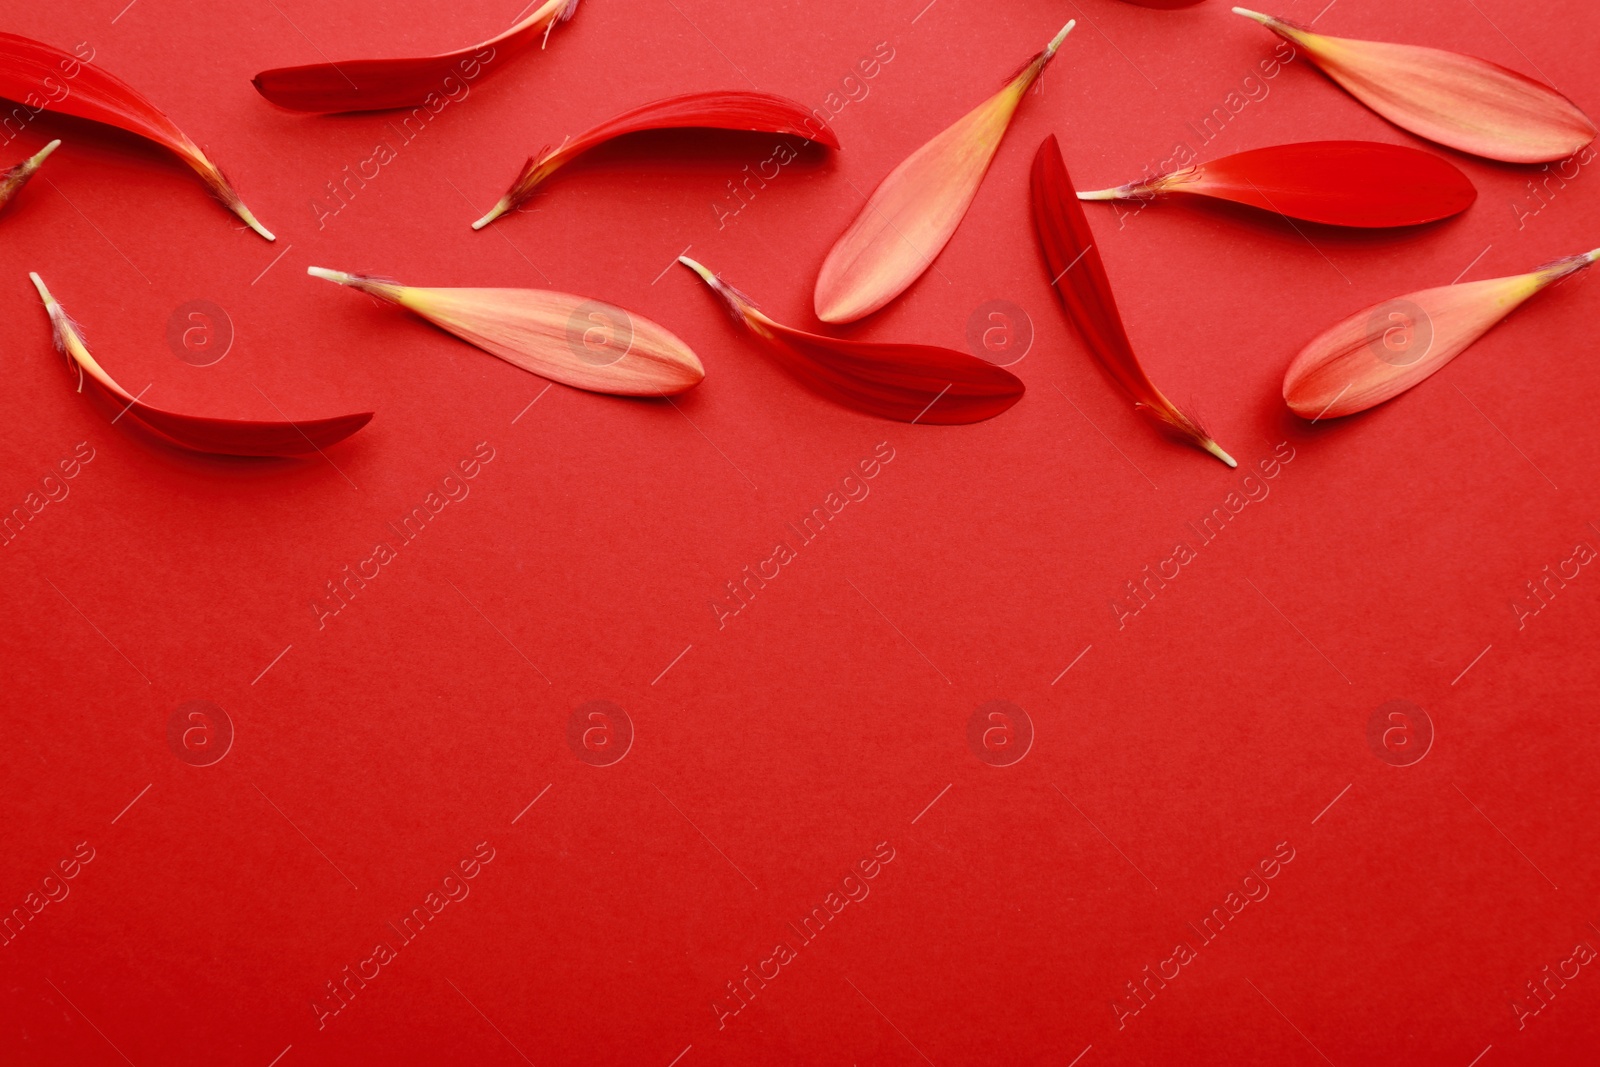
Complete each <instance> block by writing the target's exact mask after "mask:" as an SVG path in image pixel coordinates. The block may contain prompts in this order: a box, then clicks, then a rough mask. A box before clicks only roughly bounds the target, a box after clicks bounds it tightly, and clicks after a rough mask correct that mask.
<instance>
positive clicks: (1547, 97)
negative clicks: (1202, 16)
mask: <svg viewBox="0 0 1600 1067" xmlns="http://www.w3.org/2000/svg"><path fill="white" fill-rule="evenodd" d="M1233 10H1234V12H1235V13H1236V14H1240V15H1243V16H1245V17H1246V18H1249V19H1254V20H1255V21H1257V22H1259V23H1261V24H1262V25H1263V26H1265V27H1267V29H1269V30H1271V31H1272V32H1273V33H1276V34H1277V35H1278V36H1280V37H1282V38H1283V39H1284V40H1286V41H1288V42H1290V43H1291V44H1293V45H1296V46H1297V47H1299V48H1303V49H1305V52H1306V55H1307V56H1308V57H1309V58H1310V59H1311V61H1312V62H1313V63H1315V64H1316V65H1317V66H1318V67H1320V68H1322V71H1323V72H1324V73H1325V74H1327V75H1328V77H1330V78H1332V79H1333V80H1334V81H1336V82H1338V83H1339V85H1340V86H1342V87H1343V88H1344V89H1345V91H1347V92H1348V93H1350V95H1351V96H1354V97H1355V98H1356V99H1357V100H1360V101H1361V102H1362V103H1363V104H1365V105H1367V106H1368V107H1370V108H1371V109H1372V110H1374V111H1376V112H1377V113H1378V114H1380V115H1382V116H1383V117H1384V118H1386V119H1388V120H1389V121H1390V122H1392V123H1394V124H1395V125H1396V126H1399V127H1400V128H1401V129H1404V130H1409V131H1411V132H1412V133H1414V134H1416V135H1417V136H1418V137H1425V138H1427V139H1428V140H1430V141H1433V142H1435V143H1437V144H1442V145H1446V146H1448V147H1450V148H1455V149H1458V150H1460V151H1462V152H1469V153H1471V154H1472V155H1475V156H1482V157H1484V158H1485V159H1498V160H1503V161H1505V162H1507V163H1548V162H1551V161H1553V160H1557V159H1566V158H1567V157H1568V156H1571V155H1572V154H1573V153H1574V152H1577V151H1578V150H1579V149H1581V148H1582V147H1583V146H1584V145H1586V144H1588V143H1589V142H1590V141H1592V140H1594V138H1595V133H1596V130H1595V125H1594V123H1593V122H1592V121H1590V119H1589V117H1588V116H1587V115H1585V114H1584V113H1583V112H1582V111H1581V110H1579V108H1578V106H1577V105H1576V104H1574V103H1573V102H1572V101H1571V100H1568V99H1567V98H1566V97H1565V96H1562V95H1561V94H1560V93H1558V92H1556V91H1555V90H1554V89H1552V88H1551V87H1550V86H1548V85H1545V84H1544V83H1543V82H1539V81H1535V80H1534V79H1532V78H1529V77H1526V76H1525V75H1522V74H1519V73H1517V72H1516V71H1514V70H1509V69H1507V68H1505V67H1502V66H1500V65H1499V64H1498V63H1491V62H1489V61H1488V60H1486V59H1479V58H1477V57H1476V56H1468V55H1462V54H1461V53H1459V52H1447V51H1444V50H1443V49H1439V48H1425V47H1422V46H1420V45H1409V44H1391V43H1388V42H1385V41H1357V40H1352V39H1350V38H1345V37H1329V36H1326V35H1324V34H1320V33H1313V32H1311V31H1310V30H1307V29H1303V28H1301V27H1299V26H1295V25H1293V24H1291V23H1288V22H1285V21H1283V20H1282V19H1277V18H1273V17H1272V16H1270V15H1263V14H1260V13H1259V12H1256V11H1250V10H1248V9H1246V8H1242V7H1236V8H1234V9H1233Z"/></svg>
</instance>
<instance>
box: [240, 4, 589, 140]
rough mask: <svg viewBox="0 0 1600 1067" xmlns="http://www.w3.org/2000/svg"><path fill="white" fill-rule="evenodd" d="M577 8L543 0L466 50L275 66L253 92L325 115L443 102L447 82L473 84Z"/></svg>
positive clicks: (262, 75)
mask: <svg viewBox="0 0 1600 1067" xmlns="http://www.w3.org/2000/svg"><path fill="white" fill-rule="evenodd" d="M577 9H578V0H545V2H544V3H543V4H541V5H540V6H539V9H538V10H537V11H535V12H533V14H531V15H529V16H528V17H527V18H525V19H523V20H522V21H521V22H519V23H517V24H516V25H515V26H513V27H511V28H510V29H509V30H507V31H506V32H504V33H502V34H500V36H498V37H493V38H491V39H489V40H487V41H485V42H483V43H482V44H477V45H473V46H472V47H470V48H461V49H457V50H456V51H454V52H444V53H441V54H439V55H434V56H418V57H414V58H408V59H346V60H342V61H341V62H338V63H311V64H308V65H306V66H302V67H277V68H275V69H273V70H264V71H262V72H261V73H260V74H257V75H256V76H255V78H254V79H253V82H252V84H254V85H255V87H256V91H257V92H259V93H260V94H261V95H262V96H264V97H266V98H267V99H268V100H270V101H272V102H273V103H274V104H277V105H278V106H279V107H284V108H288V109H289V110H291V111H314V112H321V113H324V114H327V113H332V112H338V111H382V110H386V109H389V108H397V107H420V106H421V105H422V104H423V103H425V102H426V101H427V99H428V98H429V97H430V96H434V97H440V98H442V97H443V96H444V95H445V93H446V91H447V89H448V81H449V80H450V79H455V80H456V81H463V80H465V81H471V80H472V79H474V78H476V77H478V76H479V75H481V74H482V73H483V69H484V68H485V67H487V66H489V65H490V64H491V63H494V62H495V61H496V60H498V59H501V58H506V59H509V58H511V57H512V56H514V55H516V54H517V53H519V52H522V51H525V50H526V49H528V48H529V47H531V46H532V44H533V42H534V41H535V40H537V41H539V42H540V47H543V42H544V40H545V39H546V38H548V37H549V35H550V30H551V29H552V28H553V27H554V26H555V24H556V23H558V22H565V21H566V20H567V19H570V18H571V17H572V14H573V12H575V11H576V10H577Z"/></svg>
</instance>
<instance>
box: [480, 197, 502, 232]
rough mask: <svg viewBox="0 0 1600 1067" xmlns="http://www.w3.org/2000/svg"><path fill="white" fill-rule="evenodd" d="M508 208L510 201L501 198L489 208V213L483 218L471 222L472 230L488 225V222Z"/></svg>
mask: <svg viewBox="0 0 1600 1067" xmlns="http://www.w3.org/2000/svg"><path fill="white" fill-rule="evenodd" d="M510 209H511V202H510V201H509V200H506V199H504V198H502V199H501V201H500V202H499V203H498V204H496V205H495V206H494V207H492V208H490V209H489V213H488V214H487V215H485V216H484V217H483V218H481V219H479V220H478V221H477V222H474V223H473V224H472V228H473V229H474V230H481V229H483V228H484V227H485V226H487V225H489V223H491V222H493V221H494V220H495V219H497V218H499V217H500V216H501V215H504V214H505V213H506V212H507V211H509V210H510Z"/></svg>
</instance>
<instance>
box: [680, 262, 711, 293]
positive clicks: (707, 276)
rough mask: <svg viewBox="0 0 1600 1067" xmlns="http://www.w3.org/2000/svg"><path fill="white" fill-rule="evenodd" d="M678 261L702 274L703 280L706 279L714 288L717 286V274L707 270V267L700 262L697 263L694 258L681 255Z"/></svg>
mask: <svg viewBox="0 0 1600 1067" xmlns="http://www.w3.org/2000/svg"><path fill="white" fill-rule="evenodd" d="M678 262H679V263H682V264H683V265H684V266H685V267H688V268H689V269H690V270H692V271H694V272H695V273H696V274H698V275H700V278H701V280H702V281H704V282H705V283H706V284H707V285H709V286H711V287H713V288H715V287H716V286H717V276H716V275H715V274H712V273H711V272H710V271H709V270H707V269H706V268H705V267H703V266H701V265H700V264H699V263H696V262H695V261H694V260H692V259H690V258H689V257H688V256H679V257H678Z"/></svg>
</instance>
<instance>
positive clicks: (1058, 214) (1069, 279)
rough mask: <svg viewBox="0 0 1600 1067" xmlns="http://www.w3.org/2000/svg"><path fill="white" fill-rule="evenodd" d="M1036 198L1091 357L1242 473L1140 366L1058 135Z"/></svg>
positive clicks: (1036, 179)
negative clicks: (1062, 153)
mask: <svg viewBox="0 0 1600 1067" xmlns="http://www.w3.org/2000/svg"><path fill="white" fill-rule="evenodd" d="M1030 192H1031V196H1032V199H1033V224H1034V227H1035V229H1036V231H1037V233H1038V235H1039V248H1040V251H1042V252H1043V253H1044V263H1045V269H1046V270H1048V271H1049V272H1050V284H1051V285H1052V286H1053V287H1054V288H1055V291H1056V295H1057V296H1059V297H1060V298H1061V305H1062V307H1064V308H1066V311H1067V316H1068V317H1069V318H1071V319H1072V321H1073V324H1074V325H1075V326H1077V328H1078V332H1079V333H1080V334H1082V336H1083V340H1084V343H1085V344H1087V345H1088V346H1089V352H1090V354H1091V355H1093V356H1094V358H1095V360H1096V361H1097V362H1098V363H1099V364H1100V366H1101V367H1103V368H1105V371H1106V373H1107V374H1109V375H1111V378H1112V380H1113V381H1115V382H1116V383H1117V385H1118V386H1120V387H1121V388H1122V391H1123V392H1125V393H1127V394H1128V396H1129V397H1131V398H1132V400H1133V406H1134V407H1135V408H1137V409H1138V410H1140V411H1142V412H1144V413H1145V414H1146V415H1149V416H1150V417H1151V418H1153V419H1155V420H1156V423H1157V424H1158V425H1159V426H1160V427H1161V428H1162V429H1163V430H1165V431H1167V432H1168V433H1171V434H1172V435H1173V436H1175V437H1177V438H1179V439H1180V440H1183V441H1187V442H1189V443H1190V444H1193V445H1194V446H1195V447H1196V448H1199V449H1202V450H1204V451H1206V452H1209V453H1211V454H1212V455H1213V456H1216V457H1217V458H1218V459H1220V460H1222V462H1224V463H1226V464H1227V465H1228V466H1230V467H1235V466H1238V464H1237V463H1235V462H1234V460H1233V457H1232V456H1230V455H1228V453H1226V452H1224V451H1223V450H1222V446H1220V445H1218V444H1217V442H1216V441H1214V440H1212V438H1211V435H1210V434H1209V433H1207V432H1206V431H1205V430H1204V429H1203V428H1202V427H1201V426H1200V425H1199V423H1197V422H1195V421H1194V419H1192V418H1190V417H1189V416H1188V415H1186V414H1184V413H1183V412H1182V411H1179V410H1178V408H1177V406H1176V405H1174V404H1173V403H1172V401H1170V400H1168V399H1167V398H1166V397H1165V396H1163V395H1162V393H1161V390H1159V389H1157V388H1156V387H1155V383H1153V382H1152V381H1151V380H1150V376H1149V375H1147V374H1146V373H1145V371H1144V368H1143V367H1142V366H1140V364H1139V357H1138V356H1136V355H1134V352H1133V344H1132V342H1130V341H1129V340H1128V332H1127V329H1126V328H1125V327H1124V326H1123V324H1122V315H1121V313H1120V312H1118V311H1117V301H1116V297H1114V296H1113V295H1112V292H1111V281H1110V279H1109V278H1107V277H1106V268H1105V264H1104V263H1102V262H1101V259H1100V251H1099V249H1097V248H1096V247H1095V245H1094V233H1093V232H1092V231H1091V230H1090V229H1089V220H1088V219H1087V218H1086V217H1085V216H1084V214H1083V205H1082V204H1080V203H1079V202H1078V198H1077V197H1076V196H1075V195H1074V194H1073V190H1072V178H1071V176H1069V175H1068V174H1067V165H1066V162H1065V161H1064V160H1063V159H1062V158H1061V146H1060V145H1059V144H1058V143H1057V142H1056V138H1055V135H1054V134H1051V135H1050V136H1049V137H1046V138H1045V139H1044V142H1043V143H1042V144H1040V145H1039V152H1038V154H1037V155H1035V156H1034V158H1033V176H1032V182H1031V188H1030Z"/></svg>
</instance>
